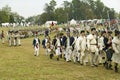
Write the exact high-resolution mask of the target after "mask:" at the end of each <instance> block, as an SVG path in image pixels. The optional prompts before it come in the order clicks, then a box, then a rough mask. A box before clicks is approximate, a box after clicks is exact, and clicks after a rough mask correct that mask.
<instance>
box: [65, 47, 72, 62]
mask: <svg viewBox="0 0 120 80" xmlns="http://www.w3.org/2000/svg"><path fill="white" fill-rule="evenodd" d="M71 55H72V49H71V48H70V47H67V48H66V54H65V58H66V61H69V60H71Z"/></svg>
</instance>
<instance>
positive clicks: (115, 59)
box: [112, 31, 120, 72]
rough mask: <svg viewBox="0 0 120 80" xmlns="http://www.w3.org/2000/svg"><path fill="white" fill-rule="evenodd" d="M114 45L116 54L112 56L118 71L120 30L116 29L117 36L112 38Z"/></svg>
mask: <svg viewBox="0 0 120 80" xmlns="http://www.w3.org/2000/svg"><path fill="white" fill-rule="evenodd" d="M112 47H113V50H114V54H113V56H112V60H113V62H114V69H115V72H118V64H119V63H120V32H119V31H115V37H114V38H113V40H112Z"/></svg>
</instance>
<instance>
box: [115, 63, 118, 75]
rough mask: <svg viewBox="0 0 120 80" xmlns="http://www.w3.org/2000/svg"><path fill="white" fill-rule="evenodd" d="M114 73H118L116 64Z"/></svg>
mask: <svg viewBox="0 0 120 80" xmlns="http://www.w3.org/2000/svg"><path fill="white" fill-rule="evenodd" d="M114 68H115V72H116V73H117V72H118V67H117V64H116V65H115V67H114Z"/></svg>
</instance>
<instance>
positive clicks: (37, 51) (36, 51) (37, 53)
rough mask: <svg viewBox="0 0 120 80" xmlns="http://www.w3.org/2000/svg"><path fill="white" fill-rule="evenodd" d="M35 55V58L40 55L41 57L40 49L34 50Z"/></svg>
mask: <svg viewBox="0 0 120 80" xmlns="http://www.w3.org/2000/svg"><path fill="white" fill-rule="evenodd" d="M34 55H35V56H38V55H39V48H36V47H35V49H34Z"/></svg>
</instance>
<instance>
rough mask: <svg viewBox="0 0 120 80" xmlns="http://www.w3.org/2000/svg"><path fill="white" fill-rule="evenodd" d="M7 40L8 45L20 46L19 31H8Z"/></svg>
mask: <svg viewBox="0 0 120 80" xmlns="http://www.w3.org/2000/svg"><path fill="white" fill-rule="evenodd" d="M7 40H8V45H9V46H21V40H20V33H19V31H8V33H7Z"/></svg>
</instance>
